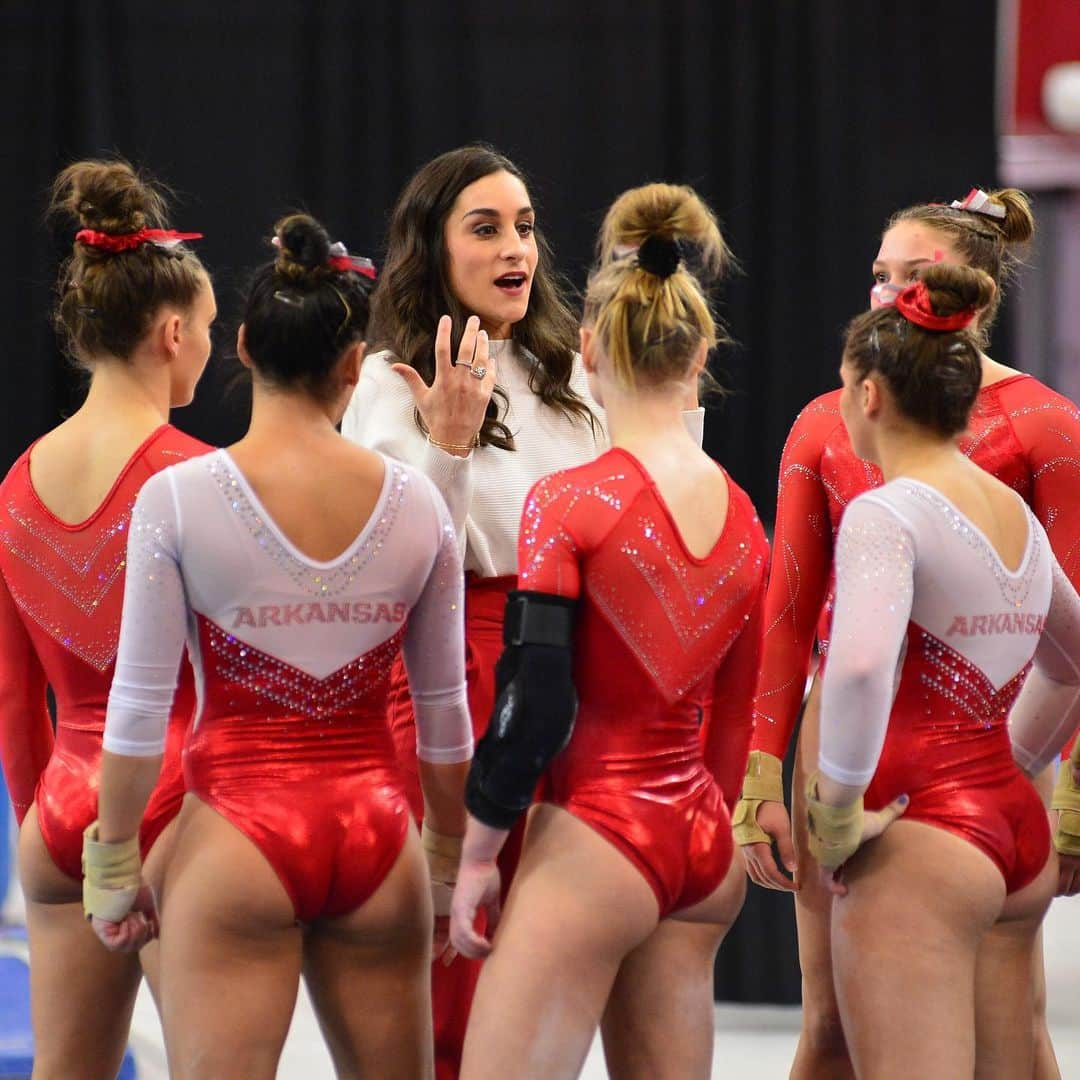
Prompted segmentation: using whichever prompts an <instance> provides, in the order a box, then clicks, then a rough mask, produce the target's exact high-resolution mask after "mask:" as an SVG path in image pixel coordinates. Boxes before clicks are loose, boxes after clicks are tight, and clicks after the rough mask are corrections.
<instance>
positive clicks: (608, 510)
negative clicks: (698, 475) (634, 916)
mask: <svg viewBox="0 0 1080 1080" xmlns="http://www.w3.org/2000/svg"><path fill="white" fill-rule="evenodd" d="M728 490H729V505H728V515H727V520H726V522H725V525H724V529H723V532H722V533H721V535H720V538H719V539H718V540H717V542H716V544H715V546H714V547H713V549H712V551H711V552H710V553H709V554H708V555H707V556H706V557H705V558H703V559H699V558H696V557H694V556H693V555H691V554H690V553H689V552H688V551H687V550H686V547H685V545H684V544H683V542H682V539H681V537H680V534H679V532H678V530H677V528H676V526H675V524H674V522H673V520H672V518H671V515H670V513H669V511H668V509H667V506H666V504H665V503H664V501H663V499H662V498H661V496H660V494H659V492H658V491H657V489H656V486H655V485H654V484H653V482H652V480H651V479H650V477H649V475H648V473H647V472H646V471H645V469H644V468H643V467H642V465H641V464H640V463H639V462H638V461H637V460H636V459H635V458H634V457H633V456H632V455H630V454H629V453H627V452H625V451H624V450H621V449H614V450H610V451H608V452H607V453H606V454H604V455H602V456H601V457H600V458H598V459H597V460H596V461H594V462H591V463H590V464H588V465H582V466H579V467H578V468H575V469H570V470H566V471H564V472H559V473H555V474H553V475H552V476H549V477H547V478H545V479H544V480H542V481H540V482H539V483H538V484H537V485H536V486H535V487H534V488H533V489H532V491H531V493H530V495H529V498H528V500H527V501H526V504H525V513H524V516H523V519H522V528H521V537H520V544H519V548H518V561H519V575H518V581H519V586H520V588H522V589H525V590H530V591H535V592H542V593H549V594H554V595H558V596H565V597H572V598H577V599H579V600H580V604H579V609H578V616H577V624H576V629H575V634H574V681H575V684H576V687H577V691H578V698H579V705H578V713H577V720H576V723H575V727H574V733H573V736H572V737H571V739H570V742H569V744H568V746H567V747H566V749H565V750H564V751H563V752H562V753H561V754H560V755H558V756H557V757H556V758H555V760H554V761H553V762H552V764H551V766H550V768H549V770H548V774H547V786H546V789H545V795H546V798H547V800H548V801H550V802H554V803H556V804H558V805H560V806H564V807H566V809H568V810H569V811H570V812H571V813H573V814H574V815H575V816H576V817H579V818H581V819H582V820H583V821H585V822H586V823H587V824H589V825H590V826H591V827H592V828H594V829H595V830H597V831H598V832H599V833H600V834H601V835H603V836H604V837H605V838H606V839H607V840H609V841H610V842H611V843H612V844H613V845H614V846H615V847H616V848H618V849H619V850H620V851H621V852H622V853H623V854H624V855H625V856H626V857H627V858H628V859H629V860H630V861H631V862H632V863H633V864H634V865H635V866H636V867H637V868H638V869H639V870H640V872H641V874H642V876H643V877H644V878H645V879H646V881H648V883H649V885H650V886H651V887H652V888H653V890H654V892H655V893H656V897H657V901H658V903H659V905H660V911H661V915H667V914H670V913H671V912H672V911H675V910H677V909H679V908H682V907H686V906H688V905H690V904H693V903H695V902H697V901H699V900H701V899H703V898H704V897H706V896H708V895H709V893H711V892H712V891H713V889H714V888H715V887H716V886H717V885H718V884H719V882H720V881H721V879H722V878H723V876H724V874H725V873H726V871H727V868H728V865H729V861H730V856H731V830H730V819H729V817H728V809H727V807H726V806H725V799H726V800H727V803H728V805H730V803H731V800H732V799H733V798H735V797H737V795H738V789H739V783H740V779H741V776H742V771H743V770H744V768H745V765H746V754H747V744H748V741H749V733H750V725H751V722H752V713H751V709H752V701H753V687H754V674H755V672H756V670H757V661H758V655H759V650H760V633H761V630H760V611H761V605H762V602H763V599H764V578H765V572H766V566H767V562H768V546H767V544H766V541H765V535H764V532H763V530H762V528H761V524H760V522H759V521H758V518H757V515H756V513H755V511H754V508H753V505H752V504H751V502H750V500H749V499H748V498H747V496H746V494H745V493H744V492H743V491H742V490H741V489H739V488H738V487H737V486H736V485H735V484H734V483H733V482H732V481H731V480H730V479H729V480H728ZM710 713H711V715H710ZM703 722H707V723H708V725H709V726H708V730H707V737H706V738H705V739H704V740H703V739H702V737H701V726H702V723H703Z"/></svg>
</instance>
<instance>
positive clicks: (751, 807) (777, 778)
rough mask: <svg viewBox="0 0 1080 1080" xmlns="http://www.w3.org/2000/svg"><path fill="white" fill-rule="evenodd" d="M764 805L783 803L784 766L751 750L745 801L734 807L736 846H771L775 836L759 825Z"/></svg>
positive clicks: (771, 756)
mask: <svg viewBox="0 0 1080 1080" xmlns="http://www.w3.org/2000/svg"><path fill="white" fill-rule="evenodd" d="M763 802H778V803H780V804H781V805H783V802H784V777H783V765H782V764H781V761H780V759H779V758H778V757H775V756H774V755H772V754H768V753H766V752H765V751H764V750H751V751H750V757H749V758H747V761H746V775H745V776H744V777H743V788H742V798H741V799H739V801H738V802H737V803H736V804H735V812H734V813H733V814H732V818H731V831H732V834H733V835H734V837H735V843H737V844H741V845H744V846H745V845H746V844H771V843H772V837H771V836H769V834H768V833H767V832H766V831H765V830H764V829H763V828H762V827H761V826H760V825H759V824H758V822H757V812H758V807H759V806H760V805H761V804H762V803H763Z"/></svg>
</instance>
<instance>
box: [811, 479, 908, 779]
mask: <svg viewBox="0 0 1080 1080" xmlns="http://www.w3.org/2000/svg"><path fill="white" fill-rule="evenodd" d="M914 574H915V540H914V537H913V535H912V533H911V530H910V529H909V528H908V527H907V526H906V524H905V523H903V522H902V521H901V520H900V519H899V518H898V517H897V516H896V514H895V513H894V512H893V511H892V510H890V509H889V508H888V507H887V506H885V505H883V504H881V503H878V502H875V501H874V500H873V499H872V498H867V497H865V496H864V497H862V498H859V499H856V500H855V501H854V502H852V503H851V504H850V506H848V508H847V510H846V511H845V513H844V517H843V520H842V521H841V523H840V531H839V533H838V535H837V539H836V609H835V613H834V615H833V625H832V639H831V643H830V646H829V658H828V663H827V664H826V667H825V681H824V686H823V689H822V703H821V746H820V750H819V753H818V768H819V769H820V770H821V771H822V772H823V773H824V774H825V775H826V776H828V777H831V778H832V779H833V780H836V781H837V782H838V783H841V784H848V785H851V786H853V787H860V786H863V785H866V784H869V782H870V780H871V778H872V777H873V775H874V770H875V769H876V768H877V763H878V758H879V757H880V756H881V748H882V745H883V744H884V741H885V732H886V729H887V728H888V725H889V713H890V711H891V710H892V702H893V696H894V693H895V683H896V669H897V663H898V661H899V659H900V653H901V649H902V648H903V643H904V637H905V634H906V632H907V625H908V620H909V619H910V617H911V604H912V597H913V594H914Z"/></svg>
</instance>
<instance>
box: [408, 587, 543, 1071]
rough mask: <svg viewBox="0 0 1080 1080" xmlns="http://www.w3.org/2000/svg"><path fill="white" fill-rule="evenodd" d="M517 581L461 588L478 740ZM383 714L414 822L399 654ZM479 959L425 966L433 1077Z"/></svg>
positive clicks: (449, 1047) (446, 1054) (515, 839)
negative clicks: (428, 978) (431, 1016)
mask: <svg viewBox="0 0 1080 1080" xmlns="http://www.w3.org/2000/svg"><path fill="white" fill-rule="evenodd" d="M516 586H517V579H516V578H514V577H499V578H474V577H470V578H469V580H468V582H467V588H466V591H465V678H466V682H467V684H468V693H469V712H470V713H471V715H472V722H473V734H474V736H475V737H476V738H477V739H479V738H480V736H481V735H483V733H484V732H485V731H486V730H487V726H488V720H489V719H490V718H491V710H492V707H493V706H494V704H495V663H496V661H497V660H498V659H499V656H500V654H501V653H502V627H503V613H504V611H505V608H506V594H507V593H508V592H509V591H510V590H511V589H513V588H516ZM387 719H388V722H389V725H390V733H391V734H392V735H393V738H394V745H395V747H396V749H397V754H398V760H399V761H400V763H401V769H402V772H403V773H404V776H405V792H406V794H407V796H408V799H409V805H410V806H411V807H412V811H413V814H414V815H415V817H416V820H417V821H420V820H421V819H422V817H423V814H424V801H423V798H422V796H421V793H420V774H419V770H418V768H417V763H416V723H415V720H414V718H413V711H412V699H411V697H410V696H409V681H408V677H407V676H406V674H405V665H404V664H403V663H402V661H401V657H400V656H399V657H398V659H397V661H396V662H395V664H394V669H393V671H392V672H391V674H390V695H389V698H388V701H387ZM523 831H524V819H522V821H521V822H519V824H518V825H517V826H515V828H514V829H513V831H512V832H511V833H510V836H509V837H508V838H507V841H506V843H505V845H503V850H502V851H501V852H500V854H499V870H500V872H501V874H502V889H503V898H504V899H505V898H506V892H507V890H508V889H509V887H510V880H511V878H512V877H513V874H514V868H515V867H516V866H517V862H518V856H519V855H520V854H521V837H522V833H523ZM481 963H482V961H480V960H467V959H466V958H465V957H464V956H459V957H457V958H456V959H455V960H454V962H453V963H452V964H451V965H450V966H449V967H447V966H446V965H444V964H443V963H442V962H441V961H438V960H437V961H436V962H435V963H434V964H433V965H432V968H431V999H432V1001H431V1003H432V1012H433V1014H434V1028H435V1076H436V1080H457V1075H458V1073H459V1071H460V1069H461V1050H462V1047H463V1046H464V1044H465V1028H466V1025H467V1024H468V1020H469V1009H470V1007H471V1006H472V999H473V993H474V992H475V990H476V982H477V979H479V978H480V965H481Z"/></svg>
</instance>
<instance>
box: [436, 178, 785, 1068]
mask: <svg viewBox="0 0 1080 1080" xmlns="http://www.w3.org/2000/svg"><path fill="white" fill-rule="evenodd" d="M617 205H618V206H619V212H620V213H621V214H625V215H627V216H629V217H636V218H639V219H641V220H642V221H643V228H642V230H641V235H640V238H639V243H637V244H634V245H632V250H631V251H628V252H627V253H626V254H625V255H624V256H623V257H621V258H616V259H614V260H613V261H611V262H609V263H607V264H606V265H602V266H601V267H600V269H598V270H597V271H596V272H595V273H594V274H593V275H592V277H591V278H590V281H589V286H588V291H587V294H586V300H585V315H584V325H583V328H582V331H581V345H582V348H581V352H582V359H583V362H584V365H585V369H586V371H587V372H588V374H589V382H590V387H591V389H592V392H593V396H594V397H595V399H596V400H597V401H598V402H599V403H600V404H601V405H602V406H603V407H604V409H605V414H606V417H607V423H608V424H609V426H610V432H611V438H612V449H610V450H609V451H608V452H606V453H605V454H603V455H602V456H601V457H599V458H598V459H597V460H596V461H594V462H590V463H588V464H585V465H579V466H577V467H576V468H572V469H566V470H563V471H561V472H557V473H553V474H552V475H551V476H548V477H546V478H545V479H543V480H541V481H540V482H539V483H538V484H536V485H535V486H534V487H533V488H532V490H531V492H530V494H529V497H528V500H527V501H526V504H525V512H524V514H523V518H522V527H521V536H520V541H519V547H518V560H519V577H518V589H517V590H516V591H514V592H512V593H511V594H510V596H509V598H508V600H507V607H506V619H505V624H504V634H503V641H504V650H503V654H502V657H501V658H500V660H499V663H498V667H497V669H496V692H497V696H496V700H495V704H494V707H493V710H492V716H491V723H490V725H489V726H488V729H487V731H486V733H485V735H484V736H483V738H482V739H481V741H480V743H479V745H478V747H477V754H476V758H475V760H474V763H473V767H472V769H471V771H470V775H469V785H468V789H467V794H466V798H467V804H468V807H469V811H470V818H469V826H468V832H467V834H466V838H465V845H464V850H463V854H462V861H461V868H460V874H459V878H458V883H457V887H456V889H455V892H454V899H453V906H452V915H451V940H452V941H453V943H454V945H455V947H456V948H458V949H459V950H460V951H462V952H463V953H465V954H466V955H470V956H477V955H486V954H488V953H490V955H489V956H488V959H487V961H486V962H485V966H484V969H483V971H482V973H481V976H480V981H479V986H478V989H477V996H476V1002H475V1005H474V1008H473V1014H472V1017H471V1020H470V1023H469V1030H468V1034H467V1037H466V1042H465V1054H464V1058H463V1062H462V1075H463V1077H466V1078H475V1077H500V1078H501V1077H505V1076H508V1075H513V1076H517V1077H536V1078H540V1077H544V1078H557V1077H571V1076H576V1075H577V1073H578V1071H579V1070H580V1068H581V1065H582V1062H583V1061H584V1058H585V1055H586V1053H587V1051H588V1048H589V1043H590V1041H591V1039H592V1035H593V1032H594V1031H595V1030H596V1027H597V1025H598V1023H599V1022H600V1019H601V1016H602V1015H603V1013H604V1009H605V1005H606V1002H607V999H608V995H609V993H610V991H611V988H612V985H613V982H614V980H615V978H616V975H617V973H618V971H619V968H620V965H621V964H622V963H623V961H624V960H625V958H626V957H627V956H628V955H629V954H631V953H632V952H633V951H634V950H635V949H636V948H638V947H639V946H640V945H641V944H642V943H643V942H645V941H646V940H648V939H649V937H650V936H651V935H652V934H653V933H654V932H655V931H656V928H657V926H658V924H660V923H661V921H662V920H667V919H681V920H686V921H690V922H708V923H713V924H718V925H722V926H727V925H730V923H731V922H732V921H733V919H734V917H735V915H736V914H737V913H738V910H739V907H740V905H741V903H742V897H743V893H744V889H745V885H744V882H743V880H742V870H741V867H739V866H738V865H737V864H735V863H734V862H733V860H732V858H731V855H732V841H731V833H730V818H729V816H728V806H729V805H730V804H731V803H732V802H733V801H734V798H735V796H736V794H737V788H738V782H739V778H740V776H741V773H742V770H743V765H744V762H745V758H746V747H747V742H748V740H749V734H750V723H751V709H752V696H753V688H754V683H755V678H756V674H757V665H758V655H759V649H760V639H761V622H760V617H761V609H762V601H763V597H764V585H765V572H766V563H767V559H768V549H767V546H766V542H765V535H764V531H763V530H762V527H761V524H760V522H759V521H758V519H757V515H756V514H755V512H754V508H753V506H752V505H751V503H750V500H749V499H748V498H747V497H746V495H745V494H744V493H743V492H742V491H741V490H740V489H739V488H738V487H737V486H736V485H735V484H734V483H733V482H732V481H731V480H730V479H729V478H728V476H727V475H726V473H725V472H724V471H723V469H721V468H720V467H719V466H718V465H716V464H715V463H714V462H713V461H711V460H710V459H709V458H708V456H707V455H706V454H705V453H704V452H703V451H702V450H701V449H700V447H699V446H698V445H697V443H696V442H695V440H694V439H693V438H692V436H691V435H690V434H689V432H688V431H687V429H686V426H685V424H684V421H683V415H682V410H683V404H684V403H685V401H686V400H687V396H688V393H691V392H692V388H693V387H694V386H695V385H696V383H697V380H698V378H699V375H700V373H701V371H702V370H703V368H704V365H705V359H706V355H707V352H708V350H709V348H710V347H711V346H712V345H713V344H715V342H716V337H717V331H716V324H715V322H714V320H713V317H712V315H711V313H710V311H709V307H708V304H707V302H706V300H705V297H704V295H703V292H702V289H701V286H700V284H699V283H698V281H697V280H696V278H695V277H694V276H693V275H692V274H690V273H689V272H688V271H687V269H686V268H685V265H684V253H685V252H686V251H687V250H688V247H689V246H691V245H693V246H695V247H696V248H697V249H698V251H699V252H701V253H702V255H703V256H704V258H705V261H706V262H711V261H713V260H714V259H716V258H719V257H720V255H721V254H722V253H723V252H724V251H725V250H726V249H725V248H724V245H723V240H722V238H721V237H720V233H719V231H718V229H717V227H716V223H715V220H714V219H713V217H712V215H711V213H709V211H708V210H707V208H706V207H705V206H704V205H703V204H702V203H701V201H700V199H698V197H697V196H696V195H695V194H694V193H693V192H692V191H691V190H690V189H688V188H680V187H672V186H669V185H648V186H646V187H644V188H640V189H636V190H634V191H632V192H628V193H627V194H626V195H624V196H623V197H622V198H621V199H620V200H619V203H618V204H617ZM703 722H707V726H708V735H707V738H706V739H704V740H703V738H702V725H703ZM541 777H542V779H541ZM538 781H539V782H540V783H541V798H542V800H543V801H542V802H540V803H538V804H537V805H536V806H534V807H533V808H532V810H531V812H529V815H528V824H527V827H526V833H525V840H524V846H523V850H522V857H521V865H520V867H519V870H518V873H517V875H516V876H515V879H514V882H513V884H512V885H511V888H510V894H509V897H508V900H507V903H506V909H505V912H504V913H503V914H502V917H501V920H500V919H499V909H500V881H499V871H498V868H497V865H496V862H495V859H496V856H497V854H498V851H499V849H500V847H501V845H502V843H503V842H504V840H505V838H506V836H507V835H508V830H509V829H510V827H511V826H512V825H513V824H514V822H515V821H516V820H517V819H518V818H519V817H520V816H521V815H522V814H524V813H525V812H526V811H527V810H528V808H529V806H530V803H531V801H532V797H533V791H534V789H535V788H536V785H537V783H538ZM479 908H483V909H485V910H486V911H487V913H488V916H489V927H490V926H491V925H492V924H493V923H495V922H496V921H497V923H498V926H497V931H496V933H495V935H494V938H493V939H492V936H491V933H490V930H489V933H488V935H487V936H483V935H481V934H479V933H478V932H477V931H476V930H475V929H474V917H475V914H476V911H477V910H478V909H479ZM705 994H706V996H707V1005H706V1008H705V1010H704V1012H702V1010H700V1009H698V1008H697V1006H696V1003H688V1009H689V1010H690V1011H691V1012H692V1013H693V1015H694V1016H695V1017H699V1018H701V1022H702V1023H703V1024H704V1025H705V1026H706V1027H707V1032H708V1043H707V1045H708V1047H709V1050H710V1051H711V1034H712V1028H713V1020H712V1011H711V987H709V988H707V989H706V990H705ZM699 1072H700V1074H702V1075H707V1074H708V1072H709V1058H708V1056H706V1057H705V1059H704V1060H703V1061H699V1062H698V1063H697V1065H696V1067H695V1074H698V1073H699Z"/></svg>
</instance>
